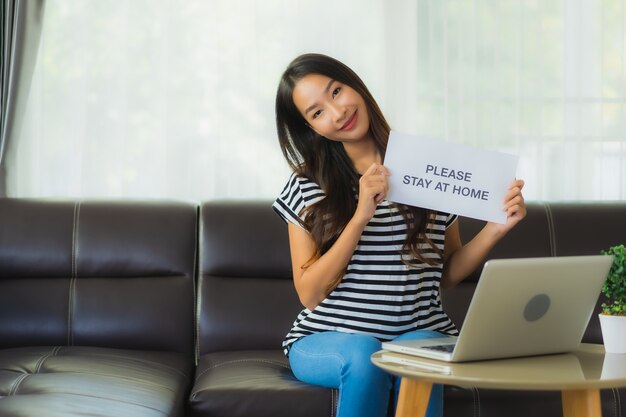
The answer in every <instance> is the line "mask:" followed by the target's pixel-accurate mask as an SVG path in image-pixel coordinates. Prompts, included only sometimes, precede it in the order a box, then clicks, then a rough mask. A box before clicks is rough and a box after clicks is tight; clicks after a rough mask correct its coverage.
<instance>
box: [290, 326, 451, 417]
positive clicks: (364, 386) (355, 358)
mask: <svg viewBox="0 0 626 417" xmlns="http://www.w3.org/2000/svg"><path fill="white" fill-rule="evenodd" d="M435 337H442V335H441V333H438V332H435V331H431V330H416V331H412V332H408V333H405V334H403V335H401V336H399V337H397V338H396V340H415V339H430V338H435ZM380 349H381V343H380V341H379V340H378V339H376V338H374V337H372V336H367V335H361V334H350V333H341V332H322V333H316V334H313V335H310V336H306V337H304V338H302V339H300V340H298V341H297V342H295V343H294V344H293V345H292V346H291V349H290V351H289V363H290V365H291V369H292V371H293V373H294V375H295V376H296V377H297V378H298V379H299V380H300V381H303V382H308V383H310V384H314V385H321V386H323V387H327V388H338V389H339V402H338V404H337V417H385V416H386V415H387V410H388V407H389V399H390V393H391V390H392V388H393V389H394V390H395V391H394V392H395V397H394V398H395V400H396V401H397V398H398V389H399V386H400V383H399V379H400V378H396V377H394V376H392V375H390V374H388V373H387V372H385V371H383V370H382V369H380V368H378V367H376V366H374V364H372V362H371V360H370V356H371V355H372V354H373V353H374V352H377V351H379V350H380ZM442 415H443V387H442V386H441V385H437V384H434V385H433V389H432V392H431V396H430V402H429V404H428V410H427V412H426V416H427V417H441V416H442Z"/></svg>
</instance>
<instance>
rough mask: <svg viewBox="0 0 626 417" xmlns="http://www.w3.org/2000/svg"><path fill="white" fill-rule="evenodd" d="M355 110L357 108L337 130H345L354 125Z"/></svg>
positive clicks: (355, 118)
mask: <svg viewBox="0 0 626 417" xmlns="http://www.w3.org/2000/svg"><path fill="white" fill-rule="evenodd" d="M357 112H358V110H355V111H354V113H353V114H352V116H351V117H350V118H349V119H348V120H346V122H345V123H344V124H343V126H342V127H341V129H339V130H343V131H346V130H350V129H352V128H353V127H354V126H355V125H356V122H357V120H358V118H357Z"/></svg>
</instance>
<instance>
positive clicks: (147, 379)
mask: <svg viewBox="0 0 626 417" xmlns="http://www.w3.org/2000/svg"><path fill="white" fill-rule="evenodd" d="M192 365H193V363H192V362H191V361H190V360H189V358H186V357H185V356H184V355H182V354H180V353H167V352H154V351H131V350H120V349H108V348H95V347H61V346H55V347H25V348H10V349H3V350H0V415H1V416H2V417H18V416H19V417H25V416H32V417H41V416H45V417H73V416H90V417H120V416H124V417H135V416H137V417H139V416H141V417H151V416H154V417H163V416H172V417H179V416H183V415H184V407H185V401H186V397H187V392H188V390H189V383H190V378H191V373H192Z"/></svg>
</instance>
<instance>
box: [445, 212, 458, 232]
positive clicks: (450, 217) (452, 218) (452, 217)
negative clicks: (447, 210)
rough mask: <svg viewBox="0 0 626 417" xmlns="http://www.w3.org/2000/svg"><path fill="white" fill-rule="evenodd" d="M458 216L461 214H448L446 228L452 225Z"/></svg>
mask: <svg viewBox="0 0 626 417" xmlns="http://www.w3.org/2000/svg"><path fill="white" fill-rule="evenodd" d="M458 218H459V216H458V215H456V214H448V216H447V217H446V229H447V228H448V227H450V225H451V224H452V223H454V222H455V221H457V219H458Z"/></svg>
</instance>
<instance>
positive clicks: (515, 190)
mask: <svg viewBox="0 0 626 417" xmlns="http://www.w3.org/2000/svg"><path fill="white" fill-rule="evenodd" d="M522 188H524V180H519V179H516V180H515V181H513V182H511V184H509V189H508V191H507V193H506V194H505V196H504V206H503V208H502V210H504V211H506V216H507V217H506V223H505V224H500V223H489V225H490V226H491V227H493V228H494V230H495V231H496V232H497V233H498V234H501V235H505V234H507V233H508V232H509V230H511V229H512V228H513V227H515V225H516V224H517V223H519V222H520V220H522V219H523V218H524V217H526V203H525V202H524V196H523V195H522Z"/></svg>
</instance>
